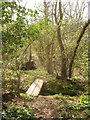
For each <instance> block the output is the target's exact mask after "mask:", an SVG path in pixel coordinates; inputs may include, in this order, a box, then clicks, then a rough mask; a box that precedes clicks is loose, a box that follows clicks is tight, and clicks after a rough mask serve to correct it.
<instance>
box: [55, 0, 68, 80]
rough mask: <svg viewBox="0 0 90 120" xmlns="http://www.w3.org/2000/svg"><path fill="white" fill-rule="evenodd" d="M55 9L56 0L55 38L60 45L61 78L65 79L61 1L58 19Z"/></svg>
mask: <svg viewBox="0 0 90 120" xmlns="http://www.w3.org/2000/svg"><path fill="white" fill-rule="evenodd" d="M56 9H57V2H56V4H55V14H54V16H55V22H56V24H57V39H58V43H59V46H60V51H61V77H60V78H61V79H63V80H66V79H67V68H66V55H65V49H64V45H63V41H62V38H61V28H60V27H61V25H60V23H61V21H62V19H63V13H62V9H61V1H60V2H59V15H60V19H59V21H58V19H57V16H56Z"/></svg>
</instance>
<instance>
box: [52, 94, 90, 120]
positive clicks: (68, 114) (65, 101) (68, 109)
mask: <svg viewBox="0 0 90 120" xmlns="http://www.w3.org/2000/svg"><path fill="white" fill-rule="evenodd" d="M53 97H54V98H55V99H58V100H62V104H61V105H60V106H59V107H58V110H59V111H60V119H64V118H77V119H78V120H79V119H80V118H85V119H88V118H89V117H90V100H89V96H88V95H85V94H82V95H80V96H74V97H71V96H67V95H62V94H61V93H60V94H56V95H54V96H53Z"/></svg>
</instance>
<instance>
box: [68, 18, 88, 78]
mask: <svg viewBox="0 0 90 120" xmlns="http://www.w3.org/2000/svg"><path fill="white" fill-rule="evenodd" d="M89 24H90V20H88V22H87V23H85V25H84V26H83V29H82V31H81V33H80V35H79V38H78V40H77V45H76V47H75V49H74V52H73V56H72V59H71V62H70V65H69V78H71V77H72V66H73V63H74V59H75V56H76V52H77V49H78V47H79V43H80V41H81V39H82V37H83V35H84V33H85V30H86V28H87V27H88V25H89Z"/></svg>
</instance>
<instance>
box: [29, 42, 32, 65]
mask: <svg viewBox="0 0 90 120" xmlns="http://www.w3.org/2000/svg"><path fill="white" fill-rule="evenodd" d="M31 60H32V52H31V44H30V56H29V63H31Z"/></svg>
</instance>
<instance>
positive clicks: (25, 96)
mask: <svg viewBox="0 0 90 120" xmlns="http://www.w3.org/2000/svg"><path fill="white" fill-rule="evenodd" d="M20 97H21V98H22V99H23V100H27V101H31V100H33V97H32V96H30V95H29V96H28V95H26V94H24V93H20Z"/></svg>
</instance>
